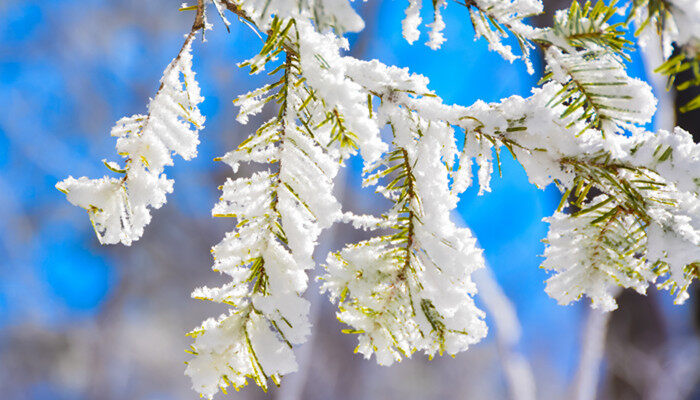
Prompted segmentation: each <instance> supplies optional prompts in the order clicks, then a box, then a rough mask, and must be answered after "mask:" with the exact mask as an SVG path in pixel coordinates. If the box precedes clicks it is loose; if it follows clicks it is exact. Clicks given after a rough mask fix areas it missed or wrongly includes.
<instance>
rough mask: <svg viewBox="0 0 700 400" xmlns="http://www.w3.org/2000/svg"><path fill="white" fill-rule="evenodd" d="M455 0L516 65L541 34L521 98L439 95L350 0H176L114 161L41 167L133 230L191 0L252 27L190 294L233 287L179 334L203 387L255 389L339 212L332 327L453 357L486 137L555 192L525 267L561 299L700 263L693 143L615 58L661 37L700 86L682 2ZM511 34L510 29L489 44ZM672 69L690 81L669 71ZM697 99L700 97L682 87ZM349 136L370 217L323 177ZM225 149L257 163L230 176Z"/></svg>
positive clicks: (642, 283)
mask: <svg viewBox="0 0 700 400" xmlns="http://www.w3.org/2000/svg"><path fill="white" fill-rule="evenodd" d="M210 3H213V4H210ZM457 3H461V5H460V4H456V5H455V4H453V5H452V7H456V8H460V9H459V10H456V12H464V13H465V17H466V16H468V18H469V19H470V20H471V23H472V24H473V27H474V31H475V33H476V36H477V38H483V39H485V40H487V41H488V44H489V47H490V48H491V49H492V50H493V51H496V52H498V53H499V54H501V55H502V56H503V57H504V59H505V60H508V61H511V62H512V61H514V60H517V59H521V60H523V61H524V62H525V67H526V68H528V69H529V70H530V71H532V66H531V65H532V64H531V63H530V58H531V57H533V54H532V51H533V50H535V49H538V48H539V49H540V50H541V51H542V53H543V54H544V59H545V61H546V71H545V74H544V77H543V79H542V81H541V82H540V85H539V86H538V87H537V88H533V91H532V95H531V96H530V97H528V98H521V97H519V96H513V97H510V98H507V99H504V100H502V101H501V102H500V103H492V104H487V103H484V102H481V101H478V102H476V103H475V104H473V105H471V106H468V107H465V106H459V105H448V104H444V103H443V102H442V100H441V99H440V97H438V95H437V94H435V93H433V92H432V91H431V90H430V89H429V88H428V79H427V78H425V77H423V76H420V75H416V74H412V73H410V72H409V71H408V70H407V69H405V68H403V69H402V68H397V67H393V66H387V65H384V64H382V63H381V62H379V61H377V60H372V61H364V60H359V59H356V58H353V57H350V56H347V55H345V52H346V50H348V42H347V40H346V39H344V38H343V36H342V35H343V32H346V31H359V30H361V29H362V28H363V26H364V23H363V21H362V19H361V18H360V17H359V16H358V15H357V14H356V13H355V12H354V11H353V8H352V6H351V4H350V3H349V2H348V1H347V0H302V1H294V2H292V1H287V0H199V1H198V3H197V4H196V5H192V6H187V5H183V7H182V9H181V10H183V11H191V12H193V13H194V14H195V22H194V25H193V27H192V29H191V30H190V32H189V34H188V35H187V36H186V39H185V42H184V44H183V46H182V49H181V50H180V51H179V53H178V54H177V56H176V57H175V59H174V60H173V61H172V62H171V63H170V65H168V67H167V68H166V70H165V72H164V74H163V78H162V79H161V85H160V88H159V89H158V91H157V92H156V95H155V96H154V97H153V98H152V99H151V101H150V103H149V105H148V113H147V114H146V115H135V116H132V117H127V118H123V119H121V120H119V121H118V122H117V124H116V126H115V127H114V128H113V129H112V135H113V136H115V137H117V152H118V154H119V155H121V156H122V157H123V159H124V162H123V166H120V165H119V164H118V163H116V162H107V161H105V165H106V166H107V168H108V169H110V170H111V171H113V172H114V173H116V174H120V175H121V176H120V177H116V178H114V177H104V178H100V179H88V178H85V177H83V178H79V179H75V178H72V177H69V178H68V179H66V180H64V181H62V182H60V183H59V184H57V188H58V189H59V190H61V191H63V192H64V193H66V195H67V197H68V200H69V201H70V202H71V203H73V204H74V205H77V206H80V207H82V208H84V209H85V210H87V212H88V214H89V216H90V219H91V221H92V223H93V225H94V228H95V231H96V233H97V236H98V239H99V240H100V242H101V243H104V244H112V243H118V242H121V243H123V244H125V245H129V244H130V243H131V242H133V241H134V240H138V239H139V237H140V236H141V235H142V233H143V230H144V227H145V226H146V225H147V224H148V223H149V221H150V219H151V214H150V212H151V209H157V208H159V207H160V206H162V205H163V204H164V203H165V201H166V195H167V194H168V193H170V192H171V191H172V180H170V179H168V178H167V177H166V175H165V173H164V169H165V167H166V166H168V165H172V164H173V161H174V160H173V155H174V154H177V155H179V156H180V157H182V158H183V159H185V160H188V159H191V158H192V157H194V156H196V152H197V150H196V147H197V144H198V142H199V139H198V132H199V130H200V129H202V128H203V125H204V117H203V116H202V115H201V114H200V112H199V110H198V108H197V107H198V104H199V103H201V101H202V96H201V95H200V91H199V87H198V85H197V82H196V80H195V79H194V78H195V73H194V72H193V71H192V54H191V53H192V47H193V44H194V40H195V37H196V33H197V32H198V31H200V30H201V31H204V30H206V29H211V28H212V24H210V23H209V22H208V20H207V17H208V14H207V13H208V12H212V11H213V12H216V13H217V14H218V15H219V17H220V19H221V21H222V23H223V24H224V25H226V26H228V25H230V23H231V22H229V18H232V19H234V20H238V21H240V22H242V23H245V24H248V25H250V26H252V27H253V28H254V29H256V30H257V31H259V32H260V34H261V35H262V36H263V37H264V41H263V45H262V47H261V49H260V51H259V53H258V54H256V55H255V56H253V57H252V58H251V59H249V60H247V61H244V62H242V63H241V64H240V66H241V67H245V68H249V69H250V72H251V73H252V74H257V73H261V72H263V71H265V72H266V73H267V75H268V76H269V78H268V80H269V83H267V84H266V85H264V86H262V87H260V88H258V89H256V90H254V91H252V92H249V93H245V94H242V95H240V96H239V97H238V98H237V99H236V103H237V105H238V106H239V109H240V111H239V114H238V117H237V120H238V121H239V122H240V123H242V124H246V123H247V122H248V120H249V117H250V116H251V115H254V114H257V113H260V112H261V111H262V109H263V108H264V107H272V108H274V110H275V114H274V116H273V117H272V118H271V119H269V120H268V121H266V122H265V123H263V124H262V125H261V126H258V127H254V128H253V129H251V132H252V133H251V134H250V136H249V137H248V138H247V139H246V140H244V141H243V142H242V143H241V144H240V145H239V146H238V148H236V149H234V150H231V151H229V152H228V153H226V154H224V155H222V156H221V157H220V158H219V159H218V160H220V161H222V162H224V163H226V164H228V165H229V166H230V167H231V169H232V174H234V176H235V178H230V179H228V180H227V181H226V182H224V184H223V186H222V187H221V190H222V195H221V198H220V200H219V202H218V203H217V204H216V205H215V206H214V209H213V211H212V213H213V215H214V216H215V217H224V218H231V221H232V230H231V231H230V232H229V233H227V234H226V236H225V237H224V239H223V240H222V241H221V243H219V244H217V245H216V246H214V247H213V249H212V253H213V256H214V270H215V271H219V272H222V273H224V274H226V275H227V276H228V277H229V278H230V281H229V282H228V283H227V284H225V285H224V286H222V287H217V288H207V287H203V288H199V289H197V290H195V291H194V293H193V297H195V298H198V299H205V300H210V301H215V302H219V303H225V304H227V305H228V306H229V307H230V309H229V312H228V313H227V314H224V315H221V316H219V317H218V318H210V319H207V320H206V321H204V322H203V324H202V325H201V326H200V327H198V328H196V329H194V330H193V331H192V332H191V333H190V335H191V336H192V338H193V340H194V343H193V344H192V347H191V353H192V354H193V355H194V357H193V358H192V359H191V360H190V361H189V362H188V365H187V370H186V373H187V375H189V376H190V377H191V379H192V382H193V387H194V389H195V390H196V391H197V392H199V393H200V394H201V395H202V396H204V397H207V398H212V397H213V396H214V395H215V394H216V393H217V392H218V391H219V390H222V391H225V389H226V388H227V387H229V386H233V387H234V388H236V389H237V388H239V387H241V386H244V385H245V384H246V383H247V382H248V381H249V380H252V381H253V382H255V383H256V384H257V385H259V386H260V387H261V388H262V389H264V390H265V389H267V387H268V385H269V382H270V381H272V382H274V383H275V384H279V383H280V379H281V377H282V376H283V375H286V374H288V373H290V372H293V371H295V370H296V368H297V364H296V361H295V356H294V351H293V350H294V346H295V345H297V344H301V343H303V342H304V341H305V339H306V337H307V336H308V335H309V333H310V330H311V329H312V328H311V324H310V321H309V315H308V314H309V302H308V301H307V300H306V299H304V291H305V290H306V288H307V286H308V280H309V279H310V278H309V275H308V273H307V271H308V270H311V269H313V268H314V267H315V265H314V261H313V259H312V254H313V251H314V248H315V245H316V243H317V241H318V239H319V236H320V235H321V233H322V231H323V230H324V229H326V228H328V227H330V226H331V225H333V224H334V223H336V222H346V223H352V224H353V225H354V226H355V227H356V228H358V229H364V230H367V231H370V232H372V238H370V239H368V240H365V241H362V242H359V243H351V244H347V245H346V246H345V248H343V249H342V250H340V251H338V252H336V253H332V254H329V255H328V257H327V259H326V262H325V264H324V265H323V269H324V271H323V273H322V275H321V276H320V277H318V279H320V280H321V282H322V285H321V290H322V291H323V292H324V293H327V294H328V296H329V298H330V300H331V301H332V302H334V303H335V304H337V306H338V312H337V316H338V319H339V320H340V321H342V322H343V323H344V324H346V325H347V326H348V328H347V329H346V330H344V332H345V333H348V334H353V335H357V337H358V346H357V348H356V352H359V353H362V354H363V355H364V356H365V357H367V358H370V357H371V356H372V355H374V356H375V357H376V360H377V362H378V363H379V364H382V365H390V364H392V363H393V362H396V361H400V360H401V359H403V358H405V357H410V356H411V354H412V353H414V352H423V353H425V354H426V355H428V356H429V357H432V356H434V355H436V354H444V353H447V354H450V355H454V354H456V353H459V352H461V351H464V350H466V349H467V348H468V347H469V346H470V345H472V344H474V343H477V342H479V341H480V340H481V339H482V338H483V337H485V336H486V332H487V328H486V324H485V322H484V316H485V314H484V313H483V312H482V311H481V310H479V309H478V308H477V307H476V306H475V303H474V300H473V296H474V295H475V294H476V292H477V289H478V288H477V287H476V286H475V284H474V283H473V282H472V280H471V277H470V276H471V273H472V272H473V271H475V270H477V269H479V268H481V267H483V266H484V259H483V256H482V252H481V250H480V249H479V248H478V247H477V245H476V239H475V238H474V237H473V236H472V234H471V232H470V230H469V229H468V228H464V227H459V226H457V225H456V224H455V223H454V222H453V221H452V220H451V219H450V214H451V212H452V210H454V208H455V207H456V205H457V202H458V200H459V196H460V194H461V193H463V192H464V191H465V190H466V189H467V188H468V187H469V186H470V185H472V184H478V185H479V187H480V193H483V192H487V191H490V190H491V189H490V186H489V180H490V177H491V175H492V174H493V172H494V169H495V168H494V164H496V168H498V169H500V162H499V159H500V152H501V151H508V152H510V153H511V154H512V155H513V156H514V157H515V158H516V159H517V160H518V161H519V162H520V164H521V165H522V167H523V168H524V169H525V171H526V173H527V175H528V177H529V180H530V182H531V183H532V184H534V185H536V186H537V187H540V188H544V187H545V186H547V185H550V184H555V185H557V187H558V188H559V189H560V190H561V192H562V198H561V203H560V205H559V207H558V209H557V211H556V213H555V214H554V215H553V216H551V217H548V218H546V219H545V220H546V221H547V222H548V223H549V226H550V230H549V233H548V235H547V237H546V238H545V239H544V240H545V243H546V244H547V246H546V249H545V253H544V261H543V263H542V268H544V269H546V270H548V271H551V277H550V278H549V280H548V281H547V287H546V291H547V293H548V294H549V295H550V296H552V297H553V298H554V299H556V300H557V301H558V302H559V303H561V304H568V303H570V302H572V301H576V300H577V299H580V298H581V297H582V296H585V297H588V298H590V299H591V301H592V305H593V307H597V308H602V309H604V310H612V309H615V308H616V307H617V306H616V303H615V299H614V295H613V294H614V293H615V292H614V290H613V289H614V288H615V287H616V286H622V287H625V288H633V289H635V290H637V291H638V292H640V293H644V292H645V290H647V288H648V287H649V286H650V285H657V286H658V287H661V288H667V289H669V290H670V292H671V293H673V294H674V295H675V298H676V301H677V302H679V303H680V302H683V301H684V300H685V299H686V298H687V297H688V295H687V289H688V287H689V285H690V284H691V282H692V281H693V279H694V278H697V277H698V275H699V273H700V272H699V271H700V198H699V192H700V146H699V145H697V144H695V143H693V140H692V137H691V136H690V135H689V134H688V133H687V132H685V131H683V130H682V129H680V128H676V129H675V130H673V131H672V132H667V131H663V130H661V131H659V132H648V131H646V130H644V128H642V126H643V125H644V124H646V123H647V122H649V121H650V120H651V118H652V116H653V115H654V113H655V111H656V99H655V98H654V96H653V95H652V92H651V88H650V87H649V85H647V84H646V83H645V82H643V81H640V80H638V79H634V78H631V77H630V76H629V75H628V74H627V71H626V70H625V60H626V59H627V57H628V53H629V52H630V51H632V50H633V48H634V47H633V43H631V42H630V41H628V40H627V39H626V38H627V37H630V36H626V34H627V33H628V32H634V33H635V34H636V35H637V36H638V37H639V38H640V40H639V41H640V43H641V44H642V45H643V44H644V43H645V42H647V41H650V39H656V40H657V43H662V45H663V54H664V56H665V59H666V61H665V62H664V63H663V64H662V65H659V66H658V72H660V73H662V74H664V75H667V76H668V77H669V78H670V79H669V82H670V84H676V85H677V86H678V89H679V90H683V89H686V88H688V87H690V86H692V85H698V84H700V69H699V67H698V65H699V60H700V59H699V57H700V31H698V29H699V27H700V4H699V3H697V2H695V1H694V0H632V1H631V2H630V4H624V5H623V7H622V8H618V7H616V5H615V2H614V1H613V2H611V3H608V4H606V3H604V2H603V1H598V2H597V3H595V4H594V3H590V2H587V3H585V4H582V3H579V2H576V1H574V2H573V3H572V4H571V7H570V8H569V9H566V10H560V11H558V12H557V13H556V14H555V15H554V17H553V21H552V24H551V26H550V27H548V28H535V27H533V26H531V25H529V24H528V22H527V20H526V19H527V18H528V17H530V16H533V15H536V14H539V13H541V12H542V8H543V7H542V4H541V3H540V2H539V1H538V0H466V1H465V2H460V1H458V2H457ZM447 5H448V2H447V1H445V0H436V1H433V2H432V7H431V10H428V11H429V12H430V11H432V15H433V20H432V22H431V23H430V24H428V25H427V28H428V29H429V32H428V42H427V44H428V45H429V46H430V47H431V48H434V49H437V48H439V47H440V45H441V44H442V43H443V42H444V41H445V40H446V38H445V37H444V36H443V34H442V30H443V28H444V22H443V19H442V16H441V13H442V12H443V11H444V9H445V8H446V7H447ZM421 8H422V4H421V1H420V0H409V1H408V6H407V9H406V17H405V19H404V21H403V33H404V36H405V38H406V40H408V41H409V42H414V41H416V40H417V39H419V37H420V30H421V26H422V20H421V15H424V14H426V12H425V10H423V13H421ZM612 21H620V22H612ZM202 33H203V32H202ZM654 35H656V36H657V37H656V38H654ZM511 36H512V37H513V38H515V42H516V43H518V44H519V49H513V48H512V47H511V46H510V45H509V44H507V41H506V39H507V38H509V37H511ZM674 48H675V52H674ZM686 70H691V71H693V72H694V78H693V79H694V80H693V79H691V80H690V81H685V82H679V81H678V80H675V78H676V76H677V75H678V74H679V73H680V72H683V71H686ZM698 107H700V99H695V100H693V101H691V103H689V104H687V105H685V108H686V109H688V110H690V109H694V108H698ZM382 132H390V133H391V140H390V141H384V140H382ZM458 133H459V134H458ZM457 137H463V138H464V139H463V140H460V141H459V142H458V141H457V139H456V138H457ZM353 156H359V157H362V160H363V162H364V171H363V185H364V186H368V187H374V188H375V190H376V192H377V194H378V195H381V196H383V197H385V198H386V199H388V200H389V201H390V203H391V204H392V206H391V207H390V208H388V209H386V210H384V212H383V213H381V215H379V216H369V215H353V214H352V213H349V212H345V211H343V209H342V206H341V203H340V202H339V201H338V199H336V198H334V196H333V182H334V178H335V176H336V175H337V174H338V171H339V169H340V168H342V167H344V166H345V165H346V162H347V160H348V158H349V157H353ZM241 163H255V164H258V165H260V166H261V168H257V170H258V171H259V172H255V173H253V174H252V175H250V176H240V175H239V174H238V167H239V165H240V164H241ZM473 167H478V171H477V173H476V177H474V176H473V175H472V169H473ZM233 221H235V222H233Z"/></svg>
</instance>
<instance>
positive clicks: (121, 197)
mask: <svg viewBox="0 0 700 400" xmlns="http://www.w3.org/2000/svg"><path fill="white" fill-rule="evenodd" d="M193 40H194V33H192V34H190V35H189V36H188V38H187V40H186V41H185V44H184V45H183V47H182V50H181V51H180V53H179V54H178V56H177V57H176V58H175V59H174V60H173V61H172V62H171V63H170V65H168V67H167V68H166V69H165V72H164V73H163V77H162V78H161V87H160V89H159V90H158V93H157V94H156V96H155V97H154V98H153V99H151V101H150V102H149V104H148V115H134V116H131V117H125V118H122V119H120V120H119V121H117V124H116V125H115V126H114V128H112V136H115V137H116V138H117V146H116V147H117V152H118V153H119V154H120V155H122V157H124V158H125V159H126V161H125V164H126V166H125V167H124V168H123V169H121V168H117V167H116V163H114V162H109V163H107V162H106V163H105V164H106V165H107V167H108V168H109V169H110V170H112V171H115V172H118V173H122V174H123V176H122V178H120V179H117V178H108V177H104V178H100V179H88V178H85V177H82V178H80V179H75V178H72V177H70V178H68V179H66V180H64V181H62V182H59V183H58V184H57V185H56V187H57V188H58V189H59V190H61V191H62V192H64V193H66V195H67V198H68V200H69V201H70V202H71V203H72V204H74V205H76V206H79V207H82V208H84V209H86V210H87V211H88V214H89V215H90V219H91V221H92V223H93V226H94V227H95V232H96V233H97V237H98V239H99V240H100V243H102V244H114V243H119V242H121V243H122V244H125V245H130V244H131V242H133V241H135V240H138V239H139V238H140V237H141V235H143V231H144V227H145V226H146V225H148V223H149V222H150V221H151V213H150V209H158V208H160V207H161V206H162V205H163V204H165V196H166V195H167V194H168V193H170V192H172V190H173V182H172V180H170V179H167V178H166V176H165V174H164V173H163V171H164V169H165V166H167V165H172V164H173V159H172V155H173V153H174V154H178V155H180V156H181V157H182V158H183V159H185V160H189V159H192V158H193V157H195V156H196V155H197V145H198V144H199V137H198V132H199V130H200V129H202V128H203V126H204V117H203V116H202V115H201V114H200V112H199V109H198V105H199V103H201V102H202V101H203V100H204V99H203V97H202V96H201V95H200V91H199V85H198V84H197V81H195V79H194V75H195V74H194V72H193V71H192V55H191V50H192V41H193Z"/></svg>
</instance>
